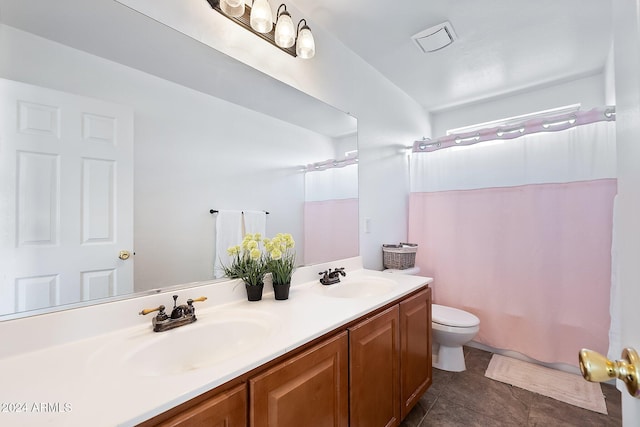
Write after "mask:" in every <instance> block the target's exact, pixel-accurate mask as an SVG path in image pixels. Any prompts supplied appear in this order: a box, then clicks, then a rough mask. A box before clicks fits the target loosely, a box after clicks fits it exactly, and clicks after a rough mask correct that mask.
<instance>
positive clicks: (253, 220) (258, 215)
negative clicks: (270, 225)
mask: <svg viewBox="0 0 640 427" xmlns="http://www.w3.org/2000/svg"><path fill="white" fill-rule="evenodd" d="M266 232H267V213H266V212H265V211H244V233H243V235H244V234H248V233H251V234H255V233H260V234H261V235H262V237H265V234H266Z"/></svg>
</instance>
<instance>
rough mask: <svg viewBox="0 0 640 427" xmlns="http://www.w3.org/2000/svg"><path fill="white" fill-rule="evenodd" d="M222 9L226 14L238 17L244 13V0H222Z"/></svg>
mask: <svg viewBox="0 0 640 427" xmlns="http://www.w3.org/2000/svg"><path fill="white" fill-rule="evenodd" d="M220 9H221V10H222V11H223V12H224V13H225V14H226V15H229V16H233V17H234V18H237V17H239V16H242V15H244V0H220Z"/></svg>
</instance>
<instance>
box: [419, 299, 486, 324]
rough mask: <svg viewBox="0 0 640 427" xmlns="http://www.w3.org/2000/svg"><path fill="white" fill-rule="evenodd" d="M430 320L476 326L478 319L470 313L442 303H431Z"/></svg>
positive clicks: (478, 322)
mask: <svg viewBox="0 0 640 427" xmlns="http://www.w3.org/2000/svg"><path fill="white" fill-rule="evenodd" d="M431 320H432V321H433V322H435V323H439V324H441V325H445V326H457V327H462V328H469V327H471V326H478V325H479V324H480V319H478V318H477V317H476V316H474V315H473V314H471V313H467V312H466V311H463V310H458V309H457V308H453V307H447V306H444V305H438V304H432V305H431Z"/></svg>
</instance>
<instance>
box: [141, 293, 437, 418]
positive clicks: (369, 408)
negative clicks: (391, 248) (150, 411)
mask: <svg viewBox="0 0 640 427" xmlns="http://www.w3.org/2000/svg"><path fill="white" fill-rule="evenodd" d="M234 383H235V384H236V385H235V386H232V385H231V384H230V386H231V387H233V388H230V389H228V390H226V391H222V392H220V393H218V394H215V390H212V391H210V392H208V393H205V395H202V396H199V397H197V398H195V399H193V400H192V401H189V402H186V403H184V404H183V405H180V406H178V407H176V408H173V409H172V410H170V411H168V412H166V413H164V414H161V415H159V416H157V417H155V418H153V419H151V420H148V421H147V422H145V423H143V424H142V425H144V426H151V425H154V426H155V425H162V426H183V427H184V426H218V425H219V426H228V427H235V426H251V427H262V426H270V427H298V426H313V427H324V426H327V427H343V426H345V427H346V426H349V425H351V426H357V427H360V426H363V427H369V426H371V427H378V426H380V427H382V426H388V427H391V426H398V425H399V424H400V422H401V421H402V419H404V418H405V417H406V416H407V414H408V413H409V412H410V411H411V409H412V408H413V406H415V404H416V403H417V402H418V400H419V399H420V397H421V396H422V395H423V394H424V392H425V391H426V390H427V388H428V387H429V386H430V385H431V383H432V368H431V289H429V288H424V289H422V290H420V291H418V292H416V293H413V294H412V295H410V296H409V297H406V298H404V299H402V300H400V301H398V302H396V303H395V304H392V305H387V306H386V307H383V308H381V309H378V310H375V311H373V312H372V313H370V314H369V315H366V316H364V317H363V318H361V319H359V320H355V321H353V322H350V323H349V324H347V325H345V326H344V327H343V328H342V329H338V330H336V331H334V332H333V333H330V334H327V335H326V338H319V339H317V340H316V343H315V344H311V343H310V344H308V345H306V346H303V347H302V348H301V349H300V350H299V351H297V352H294V353H292V355H291V356H290V357H287V356H286V355H285V356H282V357H281V358H280V359H279V361H273V362H271V363H268V364H267V365H266V366H264V367H263V368H256V369H255V370H254V371H252V372H250V373H247V374H245V375H243V376H241V377H238V378H236V379H235V380H234ZM159 421H161V422H159Z"/></svg>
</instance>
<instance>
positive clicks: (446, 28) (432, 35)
mask: <svg viewBox="0 0 640 427" xmlns="http://www.w3.org/2000/svg"><path fill="white" fill-rule="evenodd" d="M457 38H458V36H456V33H455V31H453V26H451V23H450V22H449V21H447V22H443V23H442V24H438V25H435V26H433V27H431V28H427V29H426V30H424V31H420V32H419V33H418V34H414V35H413V36H411V40H413V42H414V43H415V44H416V46H418V49H420V51H422V52H423V53H427V52H435V51H437V50H440V49H442V48H445V47H447V46H449V45H450V44H451V43H453V42H454V41H455V40H456V39H457Z"/></svg>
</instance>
